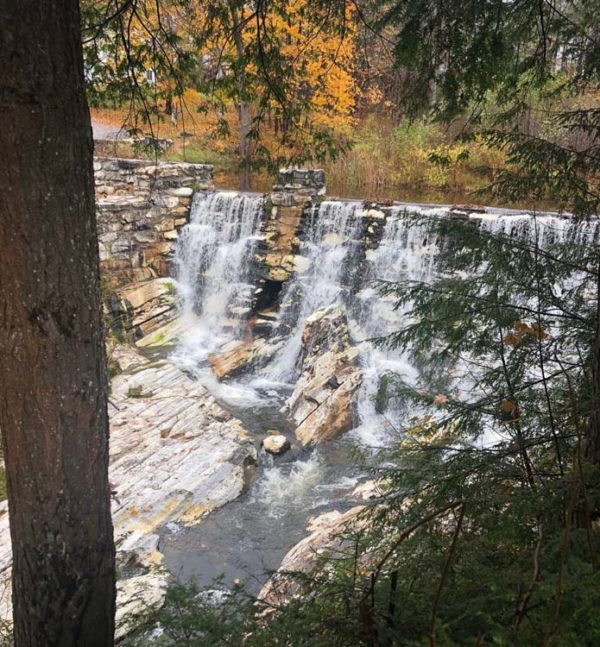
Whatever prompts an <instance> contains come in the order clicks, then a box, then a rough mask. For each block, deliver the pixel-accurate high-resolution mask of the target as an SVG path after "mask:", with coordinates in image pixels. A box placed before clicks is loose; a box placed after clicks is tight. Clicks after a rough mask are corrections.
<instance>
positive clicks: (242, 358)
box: [208, 339, 265, 380]
mask: <svg viewBox="0 0 600 647" xmlns="http://www.w3.org/2000/svg"><path fill="white" fill-rule="evenodd" d="M264 345H265V342H264V341H263V340H261V339H257V340H255V341H253V342H246V341H232V342H229V343H228V344H225V345H224V346H223V347H222V348H221V350H220V352H219V353H213V354H212V355H209V356H208V362H209V364H210V366H211V368H212V371H213V373H214V374H215V377H216V378H217V379H219V380H223V379H225V378H229V377H233V376H234V375H238V374H239V373H241V372H242V371H243V370H245V369H247V368H249V367H250V366H251V365H252V364H253V363H254V361H255V360H256V359H257V357H258V355H259V354H260V350H261V349H262V348H263V347H264Z"/></svg>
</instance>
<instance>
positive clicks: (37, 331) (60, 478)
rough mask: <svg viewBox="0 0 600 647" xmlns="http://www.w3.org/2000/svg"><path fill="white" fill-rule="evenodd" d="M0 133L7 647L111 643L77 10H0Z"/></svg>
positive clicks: (28, 3)
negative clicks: (9, 599) (9, 571)
mask: <svg viewBox="0 0 600 647" xmlns="http://www.w3.org/2000/svg"><path fill="white" fill-rule="evenodd" d="M0 123H1V124H2V127H1V128H0V152H1V158H0V259H1V273H0V358H1V359H0V385H1V387H0V429H1V432H2V441H3V447H4V453H5V460H6V472H7V480H8V500H9V512H10V526H11V537H12V544H13V607H14V622H15V630H14V631H15V642H16V645H17V647H24V646H29V645H31V646H33V645H35V646H39V647H51V646H54V645H61V646H62V645H65V646H66V645H83V644H85V645H89V646H95V645H112V644H113V634H114V606H115V582H114V543H113V534H112V523H111V518H110V493H109V484H108V418H107V410H106V401H107V385H106V372H105V356H104V343H103V333H102V314H101V308H100V280H99V273H98V251H97V236H96V224H95V210H94V191H93V189H94V187H93V161H92V148H93V142H92V132H91V126H90V118H89V112H88V107H87V102H86V97H85V90H84V76H83V62H82V51H81V34H80V22H79V7H78V2H77V0H57V1H55V2H39V0H5V1H4V2H3V3H2V17H1V18H0Z"/></svg>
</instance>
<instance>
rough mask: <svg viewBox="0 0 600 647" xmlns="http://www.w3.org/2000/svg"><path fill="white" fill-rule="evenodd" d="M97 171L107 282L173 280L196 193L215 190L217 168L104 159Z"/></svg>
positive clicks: (97, 164) (98, 161)
mask: <svg viewBox="0 0 600 647" xmlns="http://www.w3.org/2000/svg"><path fill="white" fill-rule="evenodd" d="M94 171H95V178H96V192H97V220H98V237H99V248H100V266H101V269H102V270H103V272H104V275H105V277H106V279H107V281H108V283H109V284H110V285H111V286H112V287H119V286H122V285H125V284H127V283H131V282H135V281H141V280H147V279H150V278H155V277H165V276H168V275H169V266H170V262H171V260H172V257H173V254H174V251H175V244H176V242H175V241H176V239H177V231H178V229H179V228H180V227H181V226H183V225H184V224H185V223H186V222H187V219H188V214H189V208H190V203H191V198H192V195H193V193H194V192H195V191H201V190H208V189H212V187H213V180H212V166H210V165H207V164H188V163H183V162H176V163H159V164H155V163H153V162H148V161H144V160H129V159H117V158H99V159H96V160H95V162H94Z"/></svg>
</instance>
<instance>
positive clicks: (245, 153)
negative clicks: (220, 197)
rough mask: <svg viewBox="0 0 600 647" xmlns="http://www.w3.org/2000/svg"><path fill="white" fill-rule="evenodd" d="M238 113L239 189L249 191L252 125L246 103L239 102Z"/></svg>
mask: <svg viewBox="0 0 600 647" xmlns="http://www.w3.org/2000/svg"><path fill="white" fill-rule="evenodd" d="M238 115H239V118H240V189H241V190H242V191H250V186H251V185H250V164H251V148H250V145H251V142H250V129H251V127H252V116H251V115H250V108H249V107H248V106H247V105H246V104H243V103H242V104H240V105H239V106H238Z"/></svg>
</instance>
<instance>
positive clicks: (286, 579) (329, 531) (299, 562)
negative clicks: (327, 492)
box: [258, 506, 365, 608]
mask: <svg viewBox="0 0 600 647" xmlns="http://www.w3.org/2000/svg"><path fill="white" fill-rule="evenodd" d="M364 509H365V508H364V506H356V507H354V508H351V509H350V510H348V511H347V512H344V513H341V512H338V511H337V510H333V511H331V512H326V513H324V514H322V515H320V516H318V517H317V518H316V519H312V520H311V522H310V524H309V531H310V532H311V534H310V535H308V537H305V538H304V539H302V540H301V541H300V542H299V543H297V544H296V545H295V546H294V547H293V548H292V549H291V550H290V551H289V552H288V553H287V554H286V556H285V557H284V558H283V561H282V562H281V565H280V567H279V569H278V571H277V572H276V573H275V574H274V575H273V576H272V577H271V578H270V579H269V580H268V581H267V583H266V584H265V585H264V586H263V587H262V589H261V591H260V593H259V594H258V599H259V601H260V602H262V603H263V604H265V605H266V606H267V607H270V608H277V607H279V606H281V605H282V604H285V603H286V602H288V601H289V600H290V599H291V598H292V597H294V596H297V595H301V594H302V584H301V582H300V580H298V579H295V578H293V577H290V575H289V573H304V574H307V575H309V574H310V573H312V572H313V571H314V570H315V568H316V567H317V565H318V563H319V559H320V557H321V556H322V555H323V554H326V553H329V554H330V555H335V553H336V551H339V550H340V549H341V547H342V546H343V543H344V539H343V535H344V533H345V531H346V529H347V528H349V526H350V525H354V524H355V523H360V521H357V516H358V515H359V513H360V512H362V511H363V510H364Z"/></svg>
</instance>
